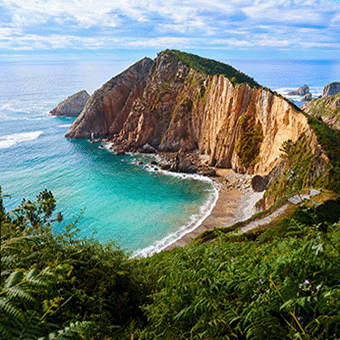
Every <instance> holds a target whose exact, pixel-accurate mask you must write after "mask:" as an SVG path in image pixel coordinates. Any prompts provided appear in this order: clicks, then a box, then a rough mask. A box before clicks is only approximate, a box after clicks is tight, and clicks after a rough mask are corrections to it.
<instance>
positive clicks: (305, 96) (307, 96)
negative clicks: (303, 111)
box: [301, 92, 313, 102]
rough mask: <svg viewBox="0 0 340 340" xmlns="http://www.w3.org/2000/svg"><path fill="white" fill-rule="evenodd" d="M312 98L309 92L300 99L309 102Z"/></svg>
mask: <svg viewBox="0 0 340 340" xmlns="http://www.w3.org/2000/svg"><path fill="white" fill-rule="evenodd" d="M312 98H313V95H312V94H311V93H310V92H309V93H307V94H305V95H304V97H303V98H302V99H301V100H302V101H303V102H309V101H311V100H312Z"/></svg>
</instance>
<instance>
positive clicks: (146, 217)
mask: <svg viewBox="0 0 340 340" xmlns="http://www.w3.org/2000/svg"><path fill="white" fill-rule="evenodd" d="M227 62H228V63H230V64H232V65H233V66H235V67H236V68H237V69H240V70H242V71H243V72H245V73H247V74H249V75H250V76H252V77H254V78H255V80H257V81H258V82H259V83H260V84H262V85H264V86H268V87H270V88H272V89H273V90H278V92H280V93H283V94H285V93H287V92H288V91H290V90H294V89H297V88H298V87H299V86H301V85H303V84H305V83H306V84H307V85H309V86H310V88H311V92H312V93H313V94H315V95H318V94H320V93H321V91H322V88H323V87H324V86H325V85H326V84H327V83H329V82H331V81H339V80H340V64H339V63H335V62H326V61H325V62H290V61H285V62H278V61H257V62H254V61H227ZM132 63H133V61H131V62H128V61H122V62H112V63H111V62H99V61H98V62H94V61H92V62H88V63H86V62H76V61H75V62H68V63H50V62H46V63H0V185H1V187H2V192H3V194H9V195H11V197H12V198H11V199H5V205H6V208H7V209H11V208H14V207H15V206H16V205H18V204H19V203H20V201H21V199H22V198H23V197H25V198H27V199H31V200H33V199H35V197H36V195H37V194H38V193H39V192H40V191H42V190H44V189H45V188H46V189H48V190H51V191H52V192H53V194H54V196H55V198H56V199H57V209H56V210H57V211H61V212H62V213H63V215H64V221H63V222H62V224H61V225H60V226H59V227H58V228H59V229H60V230H62V229H63V225H65V224H67V223H72V222H73V221H74V220H75V218H77V216H79V214H80V213H81V217H80V219H79V222H78V227H79V228H80V230H81V232H80V235H81V236H92V235H93V233H94V232H95V235H94V236H95V237H96V238H97V239H99V240H100V241H101V242H106V241H108V240H115V241H117V242H118V244H119V245H120V246H121V247H122V248H124V249H127V250H129V251H133V252H135V253H138V250H141V249H145V248H148V250H149V251H154V250H159V249H161V248H162V247H164V246H165V245H167V244H169V243H171V242H172V241H173V240H174V239H176V237H179V235H180V234H181V233H183V232H185V230H188V229H192V228H193V227H195V225H197V223H199V221H200V220H201V219H202V218H203V217H204V216H205V215H206V214H207V213H208V212H209V209H211V207H212V204H213V202H214V201H215V199H216V190H215V189H214V188H213V186H212V184H211V183H210V182H209V181H203V180H202V179H200V178H199V177H190V176H185V177H182V176H173V175H168V174H165V173H161V172H160V171H148V170H146V169H145V164H147V163H148V162H149V161H150V159H149V158H148V157H146V156H142V155H126V156H123V157H122V156H115V155H113V154H112V153H110V152H109V151H108V150H106V149H99V148H98V145H93V144H90V143H89V142H88V141H86V140H80V141H79V140H69V139H66V138H64V135H65V133H66V131H67V130H68V128H69V126H70V125H71V124H72V122H73V121H74V118H56V117H50V116H48V115H47V113H48V112H49V111H50V110H51V109H53V108H54V107H55V106H56V105H57V104H58V103H59V102H60V101H62V100H63V99H65V98H66V97H67V96H69V95H72V94H74V93H76V92H78V91H80V90H83V89H86V90H87V91H88V92H89V93H90V94H92V93H93V91H94V90H95V89H97V88H99V87H100V86H101V85H102V84H103V83H104V82H105V81H107V80H109V79H110V78H111V77H112V76H114V75H116V74H118V73H119V72H121V71H122V70H123V69H125V68H126V67H127V66H129V65H130V64H132ZM140 159H142V161H143V163H144V164H143V165H138V164H137V161H138V160H140Z"/></svg>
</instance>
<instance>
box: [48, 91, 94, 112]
mask: <svg viewBox="0 0 340 340" xmlns="http://www.w3.org/2000/svg"><path fill="white" fill-rule="evenodd" d="M89 98H90V95H89V94H88V93H87V92H86V91H85V90H84V91H81V92H78V93H76V94H74V95H73V96H70V97H68V98H66V99H65V100H63V101H62V102H61V103H59V104H58V105H57V106H56V107H55V108H54V109H53V110H52V111H50V115H52V116H71V117H77V116H79V114H80V113H81V111H83V109H84V107H85V104H86V102H87V100H88V99H89Z"/></svg>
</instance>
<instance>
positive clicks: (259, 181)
mask: <svg viewBox="0 0 340 340" xmlns="http://www.w3.org/2000/svg"><path fill="white" fill-rule="evenodd" d="M268 182H269V178H268V176H264V177H262V176H259V175H256V176H254V177H253V178H252V180H251V187H252V189H253V190H254V191H255V192H261V191H264V190H267V185H268Z"/></svg>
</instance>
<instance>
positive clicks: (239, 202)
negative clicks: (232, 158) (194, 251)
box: [164, 170, 263, 250]
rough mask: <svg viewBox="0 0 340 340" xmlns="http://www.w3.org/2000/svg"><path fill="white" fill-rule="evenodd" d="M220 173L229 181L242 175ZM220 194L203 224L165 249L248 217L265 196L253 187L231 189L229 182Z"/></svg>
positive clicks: (188, 241) (186, 242) (219, 173)
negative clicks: (253, 189) (244, 189)
mask: <svg viewBox="0 0 340 340" xmlns="http://www.w3.org/2000/svg"><path fill="white" fill-rule="evenodd" d="M218 175H219V176H220V177H224V178H227V179H228V180H229V182H234V181H235V180H237V178H239V176H240V175H237V174H236V173H234V172H233V171H232V170H219V171H218ZM218 195H219V196H218V199H217V201H216V204H215V206H214V208H213V209H212V211H211V213H210V215H209V216H207V217H206V219H205V220H204V221H203V222H202V223H201V225H200V226H198V227H197V228H196V229H195V230H193V231H191V232H188V233H187V234H185V235H184V236H182V237H181V238H180V239H179V240H177V241H175V242H174V243H172V244H171V245H169V246H168V247H166V248H165V249H164V250H171V249H173V248H175V247H184V246H185V245H187V244H188V243H190V242H191V240H192V239H194V238H195V237H196V236H197V235H199V234H201V233H202V232H204V231H206V230H212V229H213V228H215V227H227V226H231V225H233V224H234V223H236V222H238V221H243V220H245V219H248V218H249V217H251V216H252V215H253V213H254V212H255V210H254V208H255V203H256V202H257V201H258V200H259V199H260V198H261V197H262V196H263V192H262V193H258V192H254V191H252V190H251V189H248V190H247V191H246V192H244V191H242V190H240V189H231V188H230V187H229V186H228V185H227V184H224V185H222V186H220V188H219V193H218Z"/></svg>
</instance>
